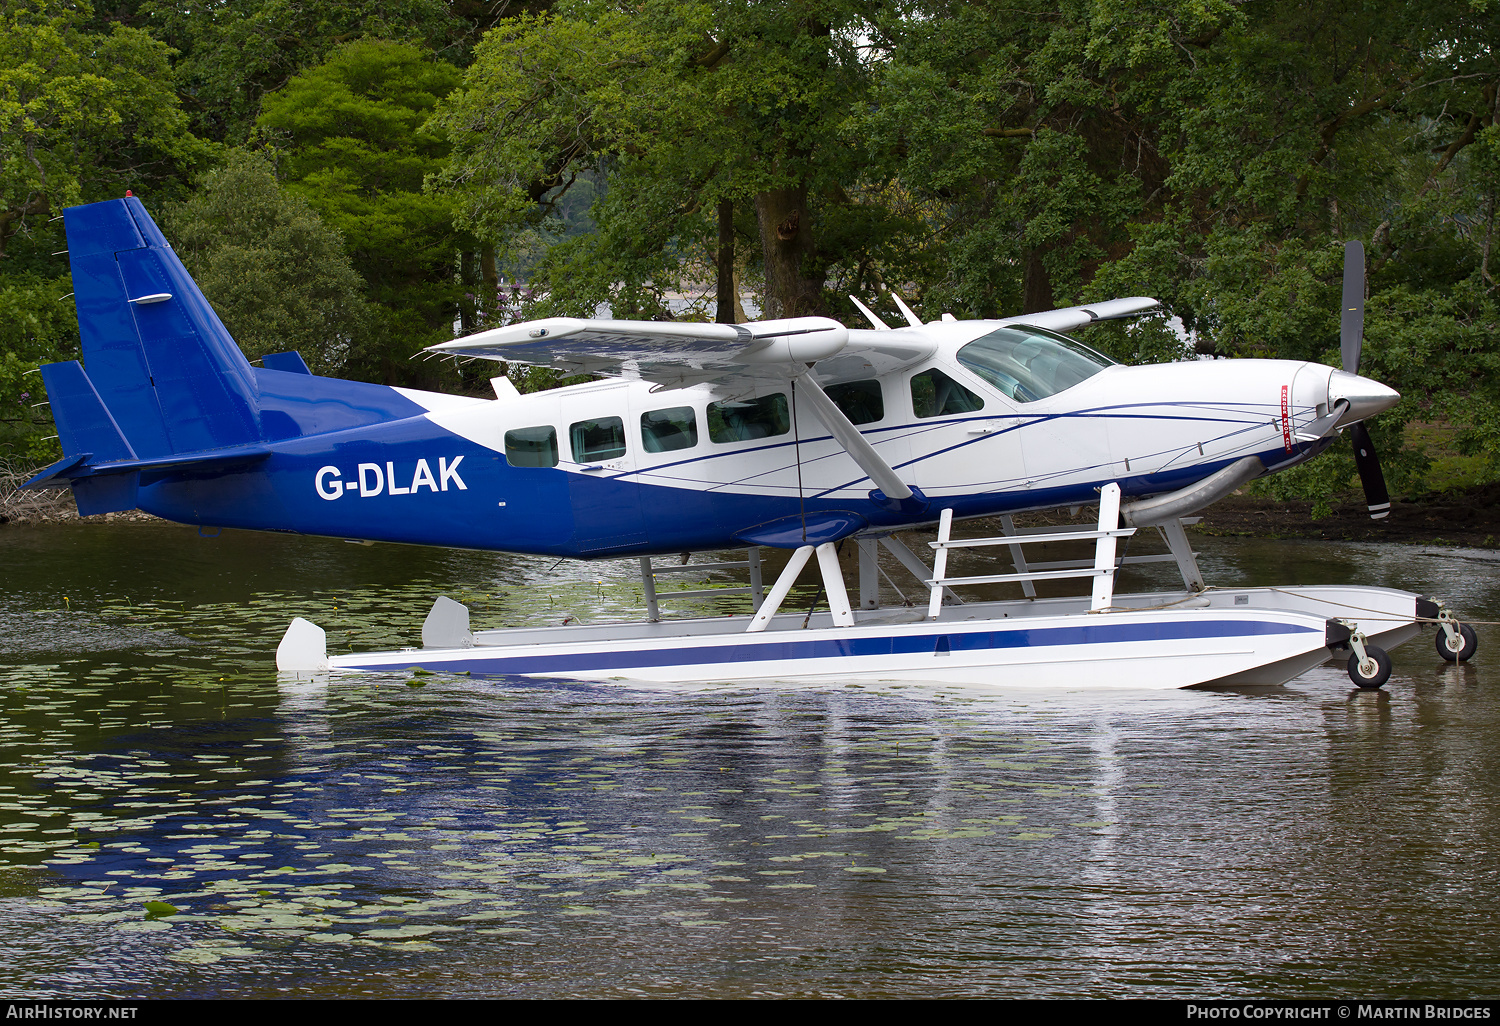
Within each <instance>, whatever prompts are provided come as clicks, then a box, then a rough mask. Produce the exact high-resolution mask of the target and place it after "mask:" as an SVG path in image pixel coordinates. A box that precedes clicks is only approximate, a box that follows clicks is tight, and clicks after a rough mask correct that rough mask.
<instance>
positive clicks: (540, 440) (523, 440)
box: [505, 424, 557, 467]
mask: <svg viewBox="0 0 1500 1026" xmlns="http://www.w3.org/2000/svg"><path fill="white" fill-rule="evenodd" d="M505 462H507V463H509V464H510V465H511V466H513V467H555V466H557V429H556V428H554V427H552V426H551V425H550V424H548V425H544V426H542V427H524V428H516V429H515V430H513V431H507V432H505Z"/></svg>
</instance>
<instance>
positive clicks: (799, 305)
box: [755, 185, 827, 319]
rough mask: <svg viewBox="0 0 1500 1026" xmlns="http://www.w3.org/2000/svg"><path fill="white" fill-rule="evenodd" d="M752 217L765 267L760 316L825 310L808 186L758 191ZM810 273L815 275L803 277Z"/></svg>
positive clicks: (811, 312)
mask: <svg viewBox="0 0 1500 1026" xmlns="http://www.w3.org/2000/svg"><path fill="white" fill-rule="evenodd" d="M755 216H756V220H757V221H758V222H759V223H760V245H761V252H762V254H763V256H764V260H765V267H766V295H765V302H764V303H763V304H762V309H761V316H762V317H764V318H767V319H772V318H776V317H805V316H808V315H810V314H825V313H827V309H826V308H825V307H824V305H823V279H822V276H821V274H818V272H816V271H814V263H815V262H814V260H813V256H814V252H815V250H814V246H813V238H812V229H811V226H810V225H809V224H808V217H807V187H806V186H805V185H802V186H798V187H796V188H793V189H772V190H770V191H769V192H762V193H757V194H756V196H755ZM809 273H813V274H817V277H816V278H812V277H806V275H807V274H809Z"/></svg>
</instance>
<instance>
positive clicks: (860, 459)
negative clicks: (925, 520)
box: [792, 367, 912, 502]
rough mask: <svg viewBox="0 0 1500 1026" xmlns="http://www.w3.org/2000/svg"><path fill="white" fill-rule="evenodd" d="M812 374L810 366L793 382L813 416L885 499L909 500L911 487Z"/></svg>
mask: <svg viewBox="0 0 1500 1026" xmlns="http://www.w3.org/2000/svg"><path fill="white" fill-rule="evenodd" d="M811 371H812V368H811V367H809V368H808V369H807V370H805V371H803V372H802V373H801V374H798V375H797V376H796V377H795V378H793V379H792V380H794V381H795V382H797V384H799V385H801V386H802V388H803V389H805V392H804V393H803V398H805V399H806V400H807V404H808V405H809V406H811V407H812V411H813V414H814V415H815V416H816V417H817V418H818V420H819V421H820V422H821V423H822V425H823V426H824V427H825V428H827V429H828V433H829V434H830V435H832V436H833V439H834V441H836V442H838V443H839V444H840V445H842V446H843V447H844V451H845V452H847V453H848V454H849V455H850V456H851V457H853V459H854V462H855V463H858V464H859V469H860V470H863V471H864V472H865V473H866V474H868V475H869V477H870V480H871V481H873V482H875V487H876V488H879V489H880V490H881V491H882V492H884V493H885V497H886V498H888V499H895V500H896V501H898V502H900V501H903V500H906V499H910V498H911V497H912V491H911V488H910V487H909V486H908V485H907V484H906V483H905V482H904V481H902V480H901V478H900V477H898V476H897V475H896V472H895V471H894V470H892V469H891V465H890V464H889V463H887V462H886V461H885V460H884V459H883V458H882V457H881V455H880V454H879V453H878V452H876V451H875V447H874V446H873V445H871V444H870V443H869V442H867V441H865V436H864V435H862V434H860V433H859V428H857V427H855V426H854V424H853V422H852V421H850V420H849V418H848V417H846V416H844V411H843V410H841V409H839V408H838V406H837V405H835V404H834V401H833V400H832V399H830V398H828V393H827V392H825V391H823V388H822V386H821V385H819V384H818V383H817V381H816V380H815V379H814V378H813V376H812V373H811Z"/></svg>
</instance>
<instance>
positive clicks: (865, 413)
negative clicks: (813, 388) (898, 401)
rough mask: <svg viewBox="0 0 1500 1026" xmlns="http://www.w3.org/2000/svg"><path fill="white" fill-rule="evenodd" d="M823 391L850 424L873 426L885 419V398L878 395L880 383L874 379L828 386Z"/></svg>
mask: <svg viewBox="0 0 1500 1026" xmlns="http://www.w3.org/2000/svg"><path fill="white" fill-rule="evenodd" d="M823 391H824V392H827V393H828V398H830V399H832V400H833V405H835V406H837V407H838V408H839V409H840V410H842V411H843V413H844V416H846V417H848V418H849V423H851V424H873V423H875V422H876V421H877V420H884V419H885V397H884V396H882V395H881V394H880V382H878V381H876V380H875V379H874V378H871V379H870V380H868V381H846V382H844V383H843V384H839V385H829V386H828V387H826V388H825V389H823Z"/></svg>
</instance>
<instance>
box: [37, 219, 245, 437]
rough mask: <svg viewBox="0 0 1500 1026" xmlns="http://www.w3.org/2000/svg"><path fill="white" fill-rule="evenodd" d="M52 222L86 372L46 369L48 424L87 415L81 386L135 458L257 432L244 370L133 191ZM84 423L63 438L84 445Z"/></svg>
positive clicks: (79, 420)
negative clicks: (49, 372)
mask: <svg viewBox="0 0 1500 1026" xmlns="http://www.w3.org/2000/svg"><path fill="white" fill-rule="evenodd" d="M64 223H65V224H66V226H67V231H68V257H69V261H70V263H71V264H72V269H73V290H74V295H75V301H76V303H77V306H78V329H79V333H80V335H81V337H82V341H83V356H84V362H85V364H86V365H87V367H88V373H87V376H86V377H85V376H82V371H81V369H80V371H79V376H80V377H81V378H82V386H84V387H75V386H76V385H77V382H74V381H72V380H71V378H69V377H68V375H70V374H71V372H54V373H60V374H61V375H62V376H61V377H59V379H58V380H59V384H60V385H62V386H63V387H62V388H61V395H56V394H53V395H52V408H53V411H54V413H55V414H56V415H57V416H58V419H59V425H60V426H61V424H62V423H63V422H73V423H76V424H79V425H82V424H84V423H88V424H90V425H97V424H98V423H99V418H98V416H97V414H96V413H95V412H92V411H90V410H88V409H87V408H86V407H87V404H88V398H87V395H86V394H85V393H86V392H87V393H91V394H93V395H94V396H95V397H97V399H98V400H99V401H100V402H101V403H102V405H103V407H104V412H105V414H106V415H107V416H108V417H109V418H110V419H112V421H113V423H114V427H115V430H116V433H117V434H119V435H120V436H121V437H122V441H126V448H127V450H133V452H134V454H135V455H136V456H137V457H139V458H140V459H151V458H153V457H161V456H170V455H174V454H180V453H188V452H201V451H204V450H212V449H222V448H225V447H227V446H234V445H244V444H248V443H252V442H255V441H257V440H259V438H260V412H259V407H258V403H257V397H258V389H257V387H256V378H255V373H254V371H253V369H252V368H251V366H250V363H249V361H248V360H246V359H245V357H244V355H243V354H242V353H241V352H240V349H239V346H237V345H236V344H235V341H234V339H233V338H231V337H230V335H229V332H228V331H226V330H225V328H224V325H223V323H222V322H220V320H219V318H218V315H217V314H215V313H214V311H213V308H212V307H210V306H209V305H208V300H206V299H205V298H204V296H203V293H202V292H200V291H199V290H198V286H197V284H196V283H194V281H193V279H192V278H191V277H190V276H189V275H188V273H187V269H186V268H185V267H183V266H182V261H180V260H178V259H177V254H176V253H174V252H172V247H171V246H169V245H168V244H167V240H166V239H165V238H164V237H163V236H162V234H161V231H160V230H159V229H158V228H157V227H156V222H154V221H152V220H151V216H150V215H149V214H147V213H146V209H145V207H143V206H142V205H141V201H140V200H138V199H136V198H134V197H130V196H127V197H126V198H124V199H119V200H107V201H105V202H103V203H91V204H89V205H88V206H82V207H71V208H69V209H67V210H66V211H64ZM56 366H59V365H54V367H56ZM62 366H65V365H62ZM73 366H75V367H76V366H77V365H76V364H74V365H73ZM48 383H49V385H50V384H51V379H50V378H49V382H48ZM90 385H91V387H89V386H90ZM49 394H52V393H51V389H49ZM59 399H61V402H59ZM90 430H91V429H86V428H83V427H81V426H80V427H78V428H77V429H75V430H72V431H71V433H72V434H73V435H74V444H78V445H87V444H96V443H91V442H85V441H84V440H83V434H87V433H88V432H89V431H90ZM58 433H59V435H61V436H62V441H63V446H64V450H65V451H69V455H72V451H70V450H69V444H70V443H69V438H68V436H67V433H65V432H63V431H62V430H61V428H60V430H59V432H58ZM90 437H94V438H97V437H99V436H98V435H97V434H94V435H91V436H90Z"/></svg>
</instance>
